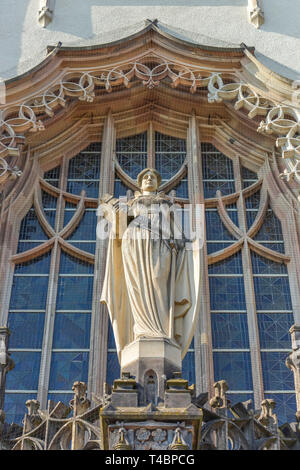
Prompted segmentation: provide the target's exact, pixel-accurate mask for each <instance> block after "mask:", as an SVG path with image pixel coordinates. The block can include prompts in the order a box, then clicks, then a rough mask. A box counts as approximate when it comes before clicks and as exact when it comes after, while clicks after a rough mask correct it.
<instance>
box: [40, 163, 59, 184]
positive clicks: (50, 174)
mask: <svg viewBox="0 0 300 470" xmlns="http://www.w3.org/2000/svg"><path fill="white" fill-rule="evenodd" d="M59 174H60V166H56V167H55V168H52V170H49V171H46V172H45V173H44V179H45V180H58V179H59ZM51 184H52V183H51Z"/></svg>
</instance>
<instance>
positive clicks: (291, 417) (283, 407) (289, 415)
mask: <svg viewBox="0 0 300 470" xmlns="http://www.w3.org/2000/svg"><path fill="white" fill-rule="evenodd" d="M265 398H273V400H275V402H276V407H275V410H274V413H276V415H277V418H278V424H279V426H280V425H281V424H284V423H295V422H296V417H295V414H296V411H297V406H296V396H295V394H294V393H266V394H265Z"/></svg>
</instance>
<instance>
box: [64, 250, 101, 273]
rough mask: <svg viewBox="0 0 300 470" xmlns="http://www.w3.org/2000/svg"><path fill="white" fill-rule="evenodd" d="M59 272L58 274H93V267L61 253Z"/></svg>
mask: <svg viewBox="0 0 300 470" xmlns="http://www.w3.org/2000/svg"><path fill="white" fill-rule="evenodd" d="M59 272H60V274H93V273H94V265H93V264H91V263H87V262H86V261H82V260H81V259H78V258H75V256H71V255H69V254H68V253H65V252H64V251H61V255H60V267H59Z"/></svg>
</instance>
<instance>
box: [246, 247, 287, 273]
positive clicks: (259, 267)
mask: <svg viewBox="0 0 300 470" xmlns="http://www.w3.org/2000/svg"><path fill="white" fill-rule="evenodd" d="M251 260H252V269H253V274H287V267H286V265H285V264H284V263H276V261H272V260H270V259H268V258H263V257H262V256H260V255H258V254H257V253H255V252H253V251H252V252H251Z"/></svg>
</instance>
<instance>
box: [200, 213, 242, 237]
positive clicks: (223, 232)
mask: <svg viewBox="0 0 300 470" xmlns="http://www.w3.org/2000/svg"><path fill="white" fill-rule="evenodd" d="M205 219H206V238H207V240H236V238H234V236H233V235H231V233H230V232H229V231H228V230H227V228H226V227H225V225H224V224H223V222H222V221H221V219H220V216H219V214H218V212H217V210H214V211H212V210H206V211H205Z"/></svg>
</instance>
